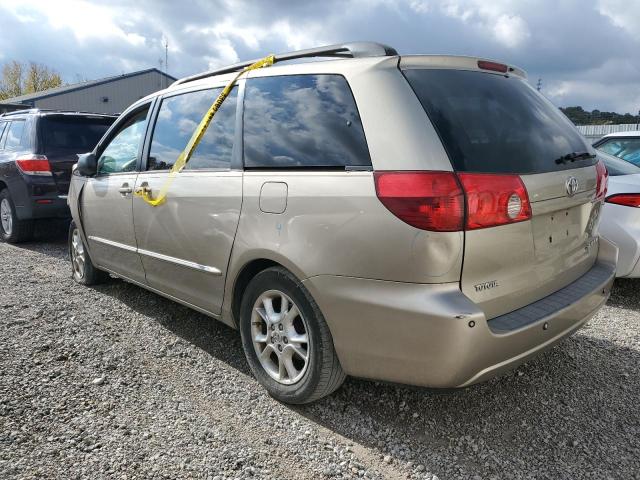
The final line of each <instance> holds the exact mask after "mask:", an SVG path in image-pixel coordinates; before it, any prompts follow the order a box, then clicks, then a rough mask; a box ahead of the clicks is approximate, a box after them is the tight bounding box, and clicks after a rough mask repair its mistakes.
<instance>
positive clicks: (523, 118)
mask: <svg viewBox="0 0 640 480" xmlns="http://www.w3.org/2000/svg"><path fill="white" fill-rule="evenodd" d="M403 73H404V75H405V77H406V78H407V80H408V81H409V84H410V85H411V87H412V88H413V90H414V91H415V93H416V95H417V96H418V99H419V100H420V103H421V104H422V106H423V107H424V109H425V110H426V112H427V114H428V115H429V118H430V119H431V122H432V123H433V125H434V127H435V128H436V130H437V132H438V134H439V135H440V138H441V140H442V142H443V144H444V147H445V149H446V150H447V153H448V154H449V157H450V159H451V162H452V164H453V167H454V169H455V170H457V171H461V172H478V173H519V174H528V173H543V172H550V171H555V170H564V169H569V168H578V167H584V166H589V165H593V164H595V162H596V160H595V159H585V160H578V161H575V162H568V163H566V164H558V163H556V162H555V160H556V159H558V158H560V157H561V156H564V155H567V154H569V153H573V152H576V153H582V152H587V151H590V150H589V147H588V145H587V143H586V142H585V141H584V140H583V138H582V136H581V135H580V134H579V133H578V131H577V130H576V129H575V127H574V126H573V125H572V124H571V122H570V121H569V120H568V119H567V118H566V117H565V116H564V115H563V114H562V112H560V110H559V109H557V108H556V107H554V106H553V105H552V104H551V103H550V102H549V101H547V100H546V99H545V98H544V97H543V96H542V95H540V94H539V93H538V92H537V91H536V90H534V89H533V88H532V87H531V86H529V85H528V84H527V83H526V81H524V80H521V79H519V78H517V77H508V76H505V75H495V74H490V73H483V72H473V71H466V70H440V69H415V70H414V69H407V70H403Z"/></svg>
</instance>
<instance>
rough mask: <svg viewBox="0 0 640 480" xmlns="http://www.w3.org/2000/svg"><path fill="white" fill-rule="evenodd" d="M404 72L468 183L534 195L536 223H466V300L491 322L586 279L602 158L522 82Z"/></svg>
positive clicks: (479, 73)
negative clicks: (514, 185) (487, 177)
mask: <svg viewBox="0 0 640 480" xmlns="http://www.w3.org/2000/svg"><path fill="white" fill-rule="evenodd" d="M401 68H402V71H403V73H404V75H405V77H406V78H407V80H408V81H409V83H410V84H411V86H412V88H413V89H414V91H415V93H416V95H417V96H418V98H419V100H420V102H421V103H422V105H423V107H424V108H425V110H426V112H427V114H428V115H429V118H430V119H431V121H432V123H433V124H434V127H435V128H436V130H437V131H438V134H439V135H440V138H441V140H442V142H443V144H444V146H445V149H446V150H447V153H448V155H449V158H450V160H451V163H452V165H453V168H454V170H455V171H456V172H458V173H459V176H460V177H461V178H462V177H463V176H464V175H462V174H479V175H478V177H477V178H480V179H482V178H483V177H482V175H484V174H491V175H499V176H503V175H504V176H511V177H516V178H519V179H520V181H521V182H522V184H524V186H525V187H526V191H527V193H528V200H529V202H530V207H531V216H530V217H528V218H526V219H525V220H524V221H519V222H517V223H505V224H499V225H497V226H491V227H486V228H470V227H469V226H468V225H467V228H466V231H465V253H464V263H463V269H462V274H461V288H462V291H463V292H464V293H465V295H467V296H468V297H469V298H470V299H471V300H473V301H474V302H475V303H476V304H478V305H479V306H481V308H483V310H484V311H485V314H486V315H487V318H493V317H496V316H498V315H502V314H504V313H508V312H511V311H513V310H516V309H518V308H521V307H523V306H525V305H528V304H530V303H532V302H534V301H537V300H539V299H541V298H543V297H545V296H547V295H549V294H551V293H553V292H555V291H557V290H559V289H561V288H563V287H565V286H566V285H568V284H569V283H571V282H573V281H575V280H576V279H578V278H579V277H580V276H582V275H583V274H585V273H586V272H587V271H588V270H589V269H590V268H591V267H592V266H593V264H594V262H595V258H596V256H597V250H598V249H597V231H596V230H597V220H598V217H599V212H600V207H601V203H602V202H601V200H596V183H597V172H596V170H597V169H596V162H597V160H596V159H595V158H594V155H593V154H594V153H595V152H594V151H593V149H592V148H591V147H590V146H589V145H588V144H587V143H586V141H585V140H584V139H583V137H582V136H581V135H580V134H579V133H578V132H577V131H576V129H575V127H574V126H573V124H571V122H570V121H569V120H568V119H567V118H566V117H565V116H564V115H563V114H562V113H561V112H560V111H559V110H558V108H556V107H555V106H553V105H552V104H551V103H550V102H549V101H548V100H546V99H545V98H544V97H543V96H542V95H540V94H539V93H538V92H537V91H536V90H535V89H533V88H531V86H530V85H529V84H528V83H527V82H526V80H525V79H524V78H522V77H521V76H519V75H513V74H511V75H510V74H507V73H504V74H499V73H495V72H487V71H483V70H481V69H478V68H460V69H451V68H443V67H442V66H441V67H439V68H425V66H424V65H421V64H420V62H417V63H416V62H413V63H412V62H408V65H407V64H405V65H403V64H402V62H401ZM487 188H488V187H487ZM492 195H494V197H493V198H499V195H497V193H496V192H492V191H489V190H488V189H487V190H486V191H482V189H481V188H480V192H479V193H478V197H477V198H482V197H483V196H484V197H486V198H492ZM508 195H509V193H508V192H507V196H508ZM466 196H467V201H469V194H468V193H466ZM467 215H468V210H467Z"/></svg>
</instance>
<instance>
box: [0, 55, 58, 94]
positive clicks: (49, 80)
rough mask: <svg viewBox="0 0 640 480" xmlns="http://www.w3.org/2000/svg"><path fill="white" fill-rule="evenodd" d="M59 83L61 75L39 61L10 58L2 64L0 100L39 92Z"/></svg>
mask: <svg viewBox="0 0 640 480" xmlns="http://www.w3.org/2000/svg"><path fill="white" fill-rule="evenodd" d="M61 85H62V77H60V74H59V73H58V72H56V71H55V70H53V69H52V68H50V67H47V66H46V65H43V64H41V63H36V62H29V63H21V62H18V61H16V60H12V61H10V62H7V63H5V64H4V65H3V66H2V78H1V79H0V100H6V99H8V98H12V97H17V96H19V95H25V94H27V93H34V92H41V91H42V90H47V89H49V88H55V87H59V86H61Z"/></svg>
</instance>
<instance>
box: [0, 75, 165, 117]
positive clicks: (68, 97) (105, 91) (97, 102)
mask: <svg viewBox="0 0 640 480" xmlns="http://www.w3.org/2000/svg"><path fill="white" fill-rule="evenodd" d="M175 80H176V79H175V78H174V77H172V76H171V75H167V74H166V73H164V72H161V71H160V70H158V69H157V68H149V69H147V70H140V71H138V72H133V73H127V74H123V75H118V76H113V77H108V78H102V79H99V80H91V81H88V82H82V83H75V84H72V85H65V86H62V87H57V88H51V89H49V90H43V91H42V92H36V93H30V94H27V95H21V96H19V97H13V98H8V99H6V100H4V101H2V102H0V106H1V104H2V103H7V104H11V105H12V106H15V105H16V104H20V105H23V107H22V108H41V109H51V110H67V111H74V112H92V113H120V112H122V111H124V110H125V109H126V108H127V107H128V106H129V105H131V104H132V103H133V102H135V101H136V100H139V99H141V98H142V97H146V96H147V95H149V94H150V93H153V92H156V91H158V90H161V89H163V88H166V87H168V86H169V85H171V84H172V83H173V82H174V81H175Z"/></svg>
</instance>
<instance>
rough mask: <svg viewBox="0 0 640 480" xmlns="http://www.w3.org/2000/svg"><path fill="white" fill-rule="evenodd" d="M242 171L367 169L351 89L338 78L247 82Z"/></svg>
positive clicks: (336, 76)
mask: <svg viewBox="0 0 640 480" xmlns="http://www.w3.org/2000/svg"><path fill="white" fill-rule="evenodd" d="M244 164H245V167H247V168H301V167H302V168H304V167H311V168H340V167H342V168H344V167H349V166H354V167H358V166H363V167H368V166H371V160H370V158H369V151H368V148H367V142H366V140H365V136H364V130H363V128H362V122H361V121H360V115H359V114H358V109H357V107H356V104H355V101H354V99H353V95H352V94H351V89H350V88H349V85H348V84H347V81H346V80H345V79H344V77H342V76H340V75H291V76H281V77H265V78H255V79H250V80H248V81H247V87H246V93H245V100H244Z"/></svg>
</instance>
